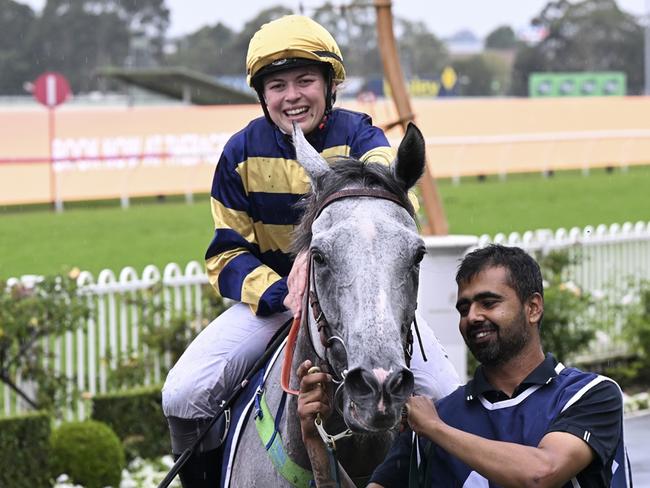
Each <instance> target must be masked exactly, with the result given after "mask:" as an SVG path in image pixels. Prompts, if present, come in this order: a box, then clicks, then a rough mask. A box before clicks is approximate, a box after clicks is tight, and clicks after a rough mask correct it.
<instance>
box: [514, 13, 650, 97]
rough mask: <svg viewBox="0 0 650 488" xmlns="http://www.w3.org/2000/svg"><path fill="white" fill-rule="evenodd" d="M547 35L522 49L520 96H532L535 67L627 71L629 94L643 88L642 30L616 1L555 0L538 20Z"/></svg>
mask: <svg viewBox="0 0 650 488" xmlns="http://www.w3.org/2000/svg"><path fill="white" fill-rule="evenodd" d="M533 25H535V26H537V27H541V28H543V29H545V30H546V31H547V32H548V35H547V36H546V37H545V38H544V39H543V40H542V41H541V42H540V43H539V44H537V45H535V46H532V47H529V48H526V47H524V48H522V49H520V51H519V52H518V54H517V58H516V60H515V66H514V70H513V80H512V89H513V93H514V94H515V95H526V94H527V79H528V75H529V74H530V73H531V72H533V71H623V72H625V73H626V74H627V81H628V93H631V94H638V93H641V92H642V90H643V72H642V70H640V69H639V66H642V65H643V29H642V27H641V26H640V25H639V24H638V23H637V21H636V19H635V18H634V17H633V16H631V15H629V14H627V13H625V12H623V11H621V10H620V9H619V8H618V5H617V4H616V1H615V0H583V1H581V2H578V3H571V2H569V1H568V0H557V1H550V2H549V3H548V4H547V5H546V6H545V7H544V8H543V9H542V11H541V12H540V14H539V15H538V16H537V17H536V18H535V19H534V20H533Z"/></svg>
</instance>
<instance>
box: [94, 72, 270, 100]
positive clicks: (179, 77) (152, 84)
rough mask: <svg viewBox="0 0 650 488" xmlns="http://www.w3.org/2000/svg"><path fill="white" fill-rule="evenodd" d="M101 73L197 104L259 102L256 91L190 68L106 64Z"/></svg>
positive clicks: (104, 75) (107, 76)
mask: <svg viewBox="0 0 650 488" xmlns="http://www.w3.org/2000/svg"><path fill="white" fill-rule="evenodd" d="M97 74H98V75H99V76H103V77H106V78H113V79H116V80H120V81H123V82H124V83H127V84H129V85H135V86H138V87H140V88H145V89H147V90H151V91H153V92H156V93H160V94H162V95H166V96H168V97H171V98H175V99H178V100H182V101H184V102H186V103H192V104H195V105H226V104H242V103H257V98H256V97H255V95H254V94H253V93H252V92H251V93H248V92H243V91H240V90H237V89H235V88H232V87H230V86H227V85H225V84H223V83H219V82H218V81H217V80H215V79H214V78H213V77H211V76H209V75H205V74H203V73H199V72H197V71H193V70H190V69H187V68H180V67H169V68H115V67H105V68H100V69H98V70H97Z"/></svg>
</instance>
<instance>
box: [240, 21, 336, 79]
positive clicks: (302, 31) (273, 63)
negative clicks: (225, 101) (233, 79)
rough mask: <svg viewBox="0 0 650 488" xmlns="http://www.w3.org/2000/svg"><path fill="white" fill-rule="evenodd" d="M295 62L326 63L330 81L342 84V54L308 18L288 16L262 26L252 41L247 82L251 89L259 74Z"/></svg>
mask: <svg viewBox="0 0 650 488" xmlns="http://www.w3.org/2000/svg"><path fill="white" fill-rule="evenodd" d="M289 60H292V62H289ZM295 60H305V61H313V62H321V63H328V64H329V65H330V66H331V67H332V73H333V78H332V80H333V81H334V82H335V83H340V82H342V81H343V80H345V68H344V66H343V57H342V56H341V50H340V49H339V46H338V45H337V44H336V41H335V40H334V38H333V37H332V35H331V34H330V33H329V32H327V30H326V29H325V28H324V27H323V26H322V25H320V24H319V23H317V22H315V21H314V20H312V19H310V18H309V17H305V16H303V15H287V16H285V17H282V18H280V19H277V20H274V21H271V22H269V23H267V24H264V25H263V26H262V27H260V29H259V30H258V31H257V32H256V33H255V35H253V37H252V38H251V40H250V43H249V44H248V53H247V54H246V81H247V82H248V85H249V86H251V87H253V88H254V86H253V85H254V81H255V78H256V76H257V75H258V74H264V73H269V72H271V71H276V70H280V69H287V68H289V67H292V63H295ZM293 65H294V66H295V64H293ZM263 68H267V69H263ZM268 68H272V69H271V70H269V69H268ZM273 68H277V69H273ZM260 70H261V71H262V72H263V73H260Z"/></svg>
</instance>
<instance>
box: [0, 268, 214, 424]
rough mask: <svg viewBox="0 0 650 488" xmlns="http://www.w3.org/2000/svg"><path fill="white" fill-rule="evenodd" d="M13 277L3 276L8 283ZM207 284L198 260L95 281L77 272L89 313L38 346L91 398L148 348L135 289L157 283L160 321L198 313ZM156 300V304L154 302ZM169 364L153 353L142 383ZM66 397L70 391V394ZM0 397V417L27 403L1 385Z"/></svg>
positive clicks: (83, 407)
mask: <svg viewBox="0 0 650 488" xmlns="http://www.w3.org/2000/svg"><path fill="white" fill-rule="evenodd" d="M37 279H38V277H35V276H32V275H30V276H24V277H22V278H21V280H20V281H23V282H24V283H25V284H27V285H29V284H30V283H33V282H34V281H36V280H37ZM16 281H19V280H17V279H15V278H12V279H10V280H8V285H9V286H11V285H12V284H13V283H15V282H16ZM207 282H208V279H207V276H206V275H205V271H204V267H203V264H202V263H198V262H196V261H193V262H190V263H189V264H188V265H187V266H185V269H181V267H180V266H179V265H178V264H176V263H170V264H168V265H167V266H165V268H164V270H163V272H162V273H161V272H160V270H159V269H158V268H157V267H155V266H153V265H149V266H147V267H145V269H144V271H143V272H142V276H138V273H137V272H136V270H135V269H133V268H131V267H127V268H124V269H123V270H122V271H121V272H120V274H119V276H116V275H115V273H113V271H111V270H109V269H105V270H103V271H101V272H100V273H99V275H98V276H97V280H96V281H95V279H94V277H93V275H92V274H91V273H89V272H87V271H83V272H81V273H80V275H79V277H78V278H77V284H78V286H79V287H80V290H82V291H83V292H84V294H85V295H86V296H87V297H88V298H87V299H88V302H89V305H90V308H91V311H92V312H91V316H90V318H89V319H88V321H87V322H86V323H85V324H82V326H81V327H80V328H78V329H77V330H76V331H75V332H68V333H66V334H65V335H64V336H63V337H59V338H56V339H54V340H52V341H47V342H45V343H44V344H43V346H44V348H45V351H46V352H50V351H51V352H53V353H54V354H53V357H54V359H53V360H52V361H50V360H49V359H47V358H45V359H44V362H45V364H46V365H47V366H50V367H51V368H52V369H53V370H54V371H55V372H57V373H65V375H66V376H67V377H68V378H70V379H72V380H73V381H72V382H71V384H70V388H69V389H70V392H71V391H72V384H73V383H74V385H75V386H76V388H77V390H78V391H79V392H81V393H82V394H83V396H84V397H86V398H88V397H92V396H93V395H95V394H97V393H106V392H107V391H108V390H109V388H108V376H109V370H111V369H112V370H114V369H115V368H116V367H117V364H118V361H119V360H120V359H121V358H124V357H126V356H128V355H129V354H134V353H135V354H146V353H147V347H146V345H144V344H140V340H139V339H140V326H139V320H140V317H141V316H140V310H139V306H138V304H137V303H134V299H135V297H136V293H137V292H139V291H142V290H147V289H150V288H151V287H152V286H154V285H159V284H160V285H162V293H161V294H157V295H156V296H155V298H154V299H155V300H159V301H162V304H163V305H164V313H163V316H162V317H161V320H160V322H161V325H162V324H164V323H165V321H166V320H169V318H170V317H171V316H172V315H173V314H175V313H178V312H186V313H189V314H194V315H197V316H198V315H200V313H201V299H202V290H201V287H202V285H204V284H206V283H207ZM158 303H160V302H158ZM161 361H162V364H163V365H164V366H166V367H167V369H168V368H169V367H170V359H169V356H163V357H154V367H153V368H152V369H151V372H150V373H147V375H146V377H145V378H144V384H145V385H149V384H158V383H160V382H161V380H162V378H161V377H160V364H161ZM17 383H18V384H19V385H21V386H27V391H29V392H32V393H33V390H32V389H31V388H30V387H29V385H24V383H23V382H22V381H21V380H20V378H18V379H17ZM69 396H70V395H69ZM0 399H1V401H2V404H3V406H4V413H5V415H10V414H13V413H17V412H21V411H25V410H28V406H27V405H26V403H25V402H24V401H23V400H22V399H20V398H19V397H17V396H16V395H15V394H14V393H13V392H12V391H11V390H10V389H9V388H8V387H7V386H6V385H3V389H2V390H1V391H0ZM87 413H88V412H87V403H86V401H84V400H83V399H80V400H78V401H77V402H76V405H70V408H69V409H68V412H67V416H68V418H73V417H76V418H85V416H86V415H87Z"/></svg>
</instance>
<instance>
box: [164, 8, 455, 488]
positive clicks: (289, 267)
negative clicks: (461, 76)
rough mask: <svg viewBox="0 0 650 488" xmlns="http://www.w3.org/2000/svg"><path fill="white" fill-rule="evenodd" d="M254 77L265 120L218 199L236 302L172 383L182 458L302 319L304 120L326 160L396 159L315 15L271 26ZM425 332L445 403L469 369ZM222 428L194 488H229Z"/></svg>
mask: <svg viewBox="0 0 650 488" xmlns="http://www.w3.org/2000/svg"><path fill="white" fill-rule="evenodd" d="M246 70H247V81H248V84H249V85H250V86H251V87H252V88H253V89H254V90H255V91H256V92H257V94H258V97H259V100H260V105H261V107H262V111H263V112H264V117H259V118H257V119H255V120H253V121H251V122H250V123H249V124H248V125H247V126H246V127H245V128H243V129H242V130H241V131H239V132H238V133H236V134H235V135H233V136H232V137H231V138H230V140H229V141H228V142H227V144H226V145H225V147H224V150H223V153H222V155H221V158H220V160H219V163H218V165H217V167H216V170H215V174H214V179H213V183H212V192H211V197H212V198H211V208H212V216H213V220H214V228H215V231H214V236H213V238H212V241H211V242H210V245H209V246H208V249H207V252H206V255H205V257H206V267H207V271H208V277H209V280H210V283H211V284H212V286H213V287H214V289H215V290H216V292H217V294H219V295H220V296H222V297H226V298H229V299H231V300H234V301H235V302H236V303H235V304H234V305H232V306H231V307H230V308H228V309H227V310H226V311H225V312H224V313H223V314H221V315H220V316H219V317H217V318H216V319H215V320H214V321H213V322H212V323H211V324H210V325H208V326H207V327H206V328H205V329H204V330H203V331H202V332H201V333H200V334H199V335H198V336H197V337H196V339H195V340H194V341H193V342H192V343H191V344H190V345H189V346H188V348H187V349H186V351H185V352H184V353H183V355H182V356H181V358H180V359H179V360H178V362H177V363H176V364H175V365H174V367H173V368H172V369H171V370H170V372H169V374H168V376H167V379H166V381H165V384H164V387H163V391H162V397H163V410H164V413H165V416H166V417H167V419H168V423H169V428H170V433H171V441H172V451H173V453H174V454H175V455H179V454H180V453H182V452H183V451H184V450H185V449H186V448H188V447H190V446H192V444H193V443H194V442H195V440H196V438H197V436H198V433H199V432H201V431H202V430H203V428H204V426H205V425H207V424H208V423H209V422H210V419H211V418H212V417H213V416H214V415H216V413H217V412H218V411H219V404H220V402H221V401H222V400H224V399H226V398H228V397H229V395H230V394H231V393H232V391H234V389H235V387H236V386H237V385H238V384H239V383H240V382H241V380H242V378H243V377H244V376H245V374H246V372H247V371H248V369H249V368H250V367H251V366H252V365H253V364H254V362H255V361H256V360H257V359H258V358H259V357H260V356H261V355H262V354H263V352H264V349H265V347H266V345H267V344H268V342H269V341H270V339H271V338H272V337H273V335H274V334H275V333H276V332H277V331H278V329H279V328H280V327H281V326H282V324H284V323H285V322H287V320H289V319H291V318H292V316H294V317H296V316H299V315H300V313H301V310H300V307H301V297H302V294H303V291H304V288H305V286H306V257H305V255H298V256H297V257H296V258H295V260H294V259H293V257H292V256H291V255H290V252H289V247H290V243H291V232H292V230H293V228H294V226H295V225H296V224H297V223H298V221H299V219H300V215H299V212H298V211H297V210H296V209H295V207H294V204H295V203H296V202H298V200H300V198H301V197H302V196H303V195H304V194H306V193H307V192H308V191H309V189H310V186H309V185H310V184H309V178H308V177H307V175H306V173H305V172H304V170H303V169H302V168H301V167H300V166H299V165H298V164H297V163H296V161H295V150H294V147H293V145H292V142H291V137H290V134H291V133H292V124H293V123H294V122H296V123H298V124H299V125H300V127H301V129H302V131H303V132H304V133H305V135H306V137H307V139H308V141H309V142H310V143H311V145H312V146H314V147H315V148H316V150H317V151H319V152H320V153H321V154H322V155H323V156H324V157H330V156H351V157H354V158H356V159H360V160H362V161H372V162H378V163H382V164H390V163H391V162H392V161H393V159H394V158H395V152H394V150H393V149H392V148H391V147H390V145H389V143H388V140H387V139H386V136H385V135H384V133H383V132H382V131H381V129H379V128H377V127H374V126H373V125H372V121H371V120H370V117H369V116H367V115H365V114H362V113H357V112H352V111H349V110H344V109H339V108H334V107H333V106H334V102H335V100H336V92H337V88H338V86H339V84H340V83H341V82H343V81H344V80H345V68H344V65H343V59H342V56H341V51H340V49H339V47H338V45H337V43H336V41H335V40H334V39H333V38H332V36H331V35H330V34H329V32H327V30H325V29H324V28H323V27H322V26H321V25H319V24H318V23H316V22H314V21H313V20H311V19H309V18H307V17H304V16H299V15H289V16H286V17H282V18H280V19H278V20H275V21H272V22H269V23H267V24H265V25H263V26H262V27H261V28H260V29H259V30H258V31H257V32H256V33H255V35H254V36H253V37H252V39H251V40H250V44H249V46H248V54H247V57H246ZM420 320H421V319H420ZM421 324H424V321H422V322H421ZM420 332H421V335H422V342H423V347H424V349H425V351H426V355H427V357H428V358H429V362H427V363H424V361H423V359H422V356H421V353H420V348H419V345H418V344H416V345H415V346H414V357H413V360H412V363H411V367H412V369H413V372H414V375H415V379H416V391H417V392H418V393H419V394H426V395H429V396H433V397H435V398H439V397H442V396H445V395H446V394H448V393H450V392H451V391H452V390H453V389H455V388H456V386H457V385H458V383H459V380H458V377H457V374H456V372H455V370H454V369H453V367H452V366H451V363H450V362H449V360H448V359H447V358H446V355H445V354H444V351H443V350H442V348H441V346H440V344H439V343H438V341H437V339H436V338H435V337H434V336H433V332H432V331H431V329H430V328H429V327H427V326H426V324H424V325H421V326H420ZM219 430H220V429H219V423H217V424H216V425H215V426H214V428H213V429H212V430H211V432H210V433H209V434H208V435H207V436H206V437H205V438H204V440H203V441H202V443H201V445H200V446H199V447H198V448H197V449H195V452H194V454H193V455H192V457H191V458H190V459H189V461H188V462H187V463H186V464H185V466H184V467H183V469H182V470H181V473H180V476H181V482H182V483H183V486H184V487H185V488H188V487H192V488H198V487H207V486H216V485H217V484H218V479H219V467H218V459H219V457H218V452H217V448H218V447H219V445H220V442H221V438H220V432H219Z"/></svg>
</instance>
